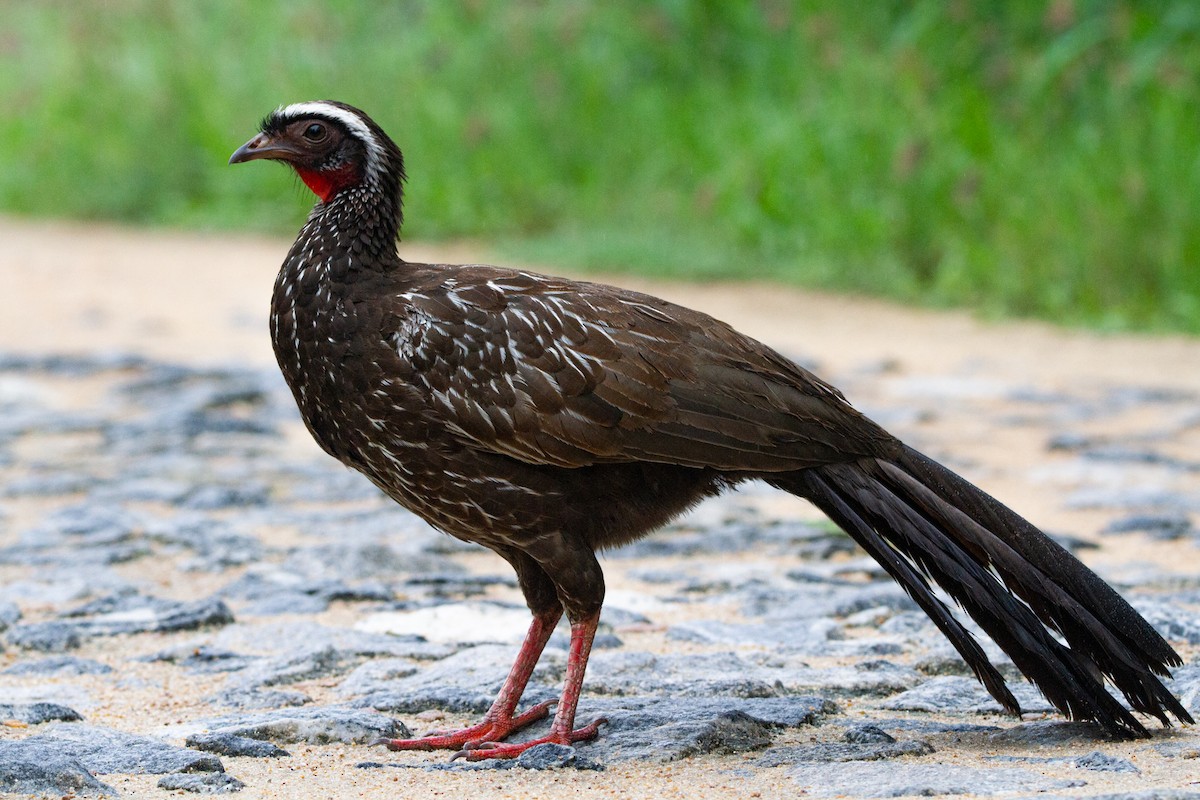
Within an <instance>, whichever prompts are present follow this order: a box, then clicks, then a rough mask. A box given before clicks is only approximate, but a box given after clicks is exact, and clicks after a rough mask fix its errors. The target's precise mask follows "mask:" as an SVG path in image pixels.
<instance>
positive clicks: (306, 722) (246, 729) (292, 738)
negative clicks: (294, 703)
mask: <svg viewBox="0 0 1200 800" xmlns="http://www.w3.org/2000/svg"><path fill="white" fill-rule="evenodd" d="M204 724H205V725H206V727H207V728H208V732H209V733H211V734H217V735H229V736H241V737H245V738H248V739H262V740H265V741H272V742H283V743H288V742H308V743H310V744H328V743H330V742H348V743H351V744H366V743H369V742H373V741H375V740H376V739H379V738H387V739H404V738H407V737H409V736H411V734H410V732H409V730H408V728H406V727H405V726H404V724H403V723H401V722H399V721H397V720H394V719H392V718H391V717H388V716H385V715H384V714H377V713H375V712H372V711H364V710H362V709H357V708H344V707H339V706H314V707H309V708H295V709H292V708H288V709H280V710H278V711H268V712H265V713H261V714H245V715H240V716H233V717H220V718H217V719H211V720H207V721H206V722H205V723H204Z"/></svg>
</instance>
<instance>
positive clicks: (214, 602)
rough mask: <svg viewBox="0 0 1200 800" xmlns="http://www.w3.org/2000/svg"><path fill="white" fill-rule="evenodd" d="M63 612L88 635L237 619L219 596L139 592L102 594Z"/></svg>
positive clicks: (190, 627) (167, 629)
mask: <svg viewBox="0 0 1200 800" xmlns="http://www.w3.org/2000/svg"><path fill="white" fill-rule="evenodd" d="M64 616H65V617H68V618H71V619H72V622H71V623H70V624H71V625H73V626H74V627H75V628H76V630H78V631H79V632H80V633H81V634H83V635H86V636H114V635H118V634H131V633H147V632H157V633H168V632H172V631H190V630H196V629H198V628H206V627H213V626H221V625H228V624H229V623H231V622H233V621H234V620H233V612H232V611H230V610H229V606H227V605H225V602H224V601H223V600H218V599H216V598H209V599H207V600H197V601H195V602H179V601H175V600H162V599H159V598H156V597H149V596H145V595H137V594H119V595H114V596H109V597H104V598H100V599H99V600H96V601H93V602H91V603H88V604H87V605H85V606H82V607H80V608H77V609H74V610H73V611H69V612H67V613H66V614H64Z"/></svg>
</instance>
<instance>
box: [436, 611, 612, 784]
mask: <svg viewBox="0 0 1200 800" xmlns="http://www.w3.org/2000/svg"><path fill="white" fill-rule="evenodd" d="M599 622H600V614H599V613H597V614H595V615H594V616H591V617H586V618H584V619H582V620H579V621H578V622H573V623H571V651H570V653H569V654H568V655H567V677H566V679H565V681H564V682H563V692H562V700H561V701H560V702H559V704H558V712H557V713H556V714H555V715H554V722H552V723H551V724H550V733H549V734H548V735H546V736H543V737H541V738H540V739H533V740H531V741H528V742H520V743H517V744H500V743H498V742H497V741H495V739H498V738H499V737H495V739H487V740H479V741H475V742H468V743H467V744H465V745H463V749H462V750H459V751H458V752H457V753H455V754H454V755H453V756H451V758H450V760H451V761H453V760H454V759H456V758H466V759H467V760H468V761H482V760H484V759H485V758H516V757H517V756H519V755H521V753H524V752H525V751H526V750H528V749H529V748H531V747H533V746H534V745H539V744H546V743H548V742H550V743H553V744H566V745H570V744H574V743H575V742H582V741H587V740H589V739H594V738H596V734H597V733H598V732H599V730H600V726H601V725H603V724H604V723H605V722H606V721H607V720H605V719H604V718H603V717H602V718H600V719H597V720H595V721H593V722H592V723H590V724H588V725H585V726H584V727H582V728H579V729H578V730H576V729H575V707H576V706H578V705H579V691H580V688H581V687H582V686H583V673H584V672H585V671H586V670H587V662H588V656H589V655H590V654H591V652H592V639H594V638H595V636H596V625H597V624H598V623H599Z"/></svg>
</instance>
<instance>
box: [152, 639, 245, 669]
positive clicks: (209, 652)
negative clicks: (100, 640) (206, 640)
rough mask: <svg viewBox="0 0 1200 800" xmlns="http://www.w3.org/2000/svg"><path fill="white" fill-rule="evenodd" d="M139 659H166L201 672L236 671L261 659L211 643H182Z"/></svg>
mask: <svg viewBox="0 0 1200 800" xmlns="http://www.w3.org/2000/svg"><path fill="white" fill-rule="evenodd" d="M138 660H139V661H150V662H153V661H166V662H169V663H171V664H177V665H179V666H181V667H184V668H185V669H188V670H190V671H192V672H197V673H201V674H206V673H213V672H236V671H238V670H242V669H245V668H246V667H247V666H249V665H250V664H252V663H254V662H255V661H258V660H259V657H258V656H247V655H243V654H242V653H235V652H233V651H232V650H222V649H219V648H215V647H210V646H209V645H206V644H202V645H195V644H182V645H177V646H175V647H168V648H166V649H165V650H160V651H158V652H157V653H152V654H150V655H148V656H142V657H141V658H139V659H138Z"/></svg>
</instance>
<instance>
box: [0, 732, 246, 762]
mask: <svg viewBox="0 0 1200 800" xmlns="http://www.w3.org/2000/svg"><path fill="white" fill-rule="evenodd" d="M21 744H22V745H25V746H26V747H28V748H30V751H29V752H34V753H43V752H45V753H51V752H52V753H57V754H59V755H62V756H66V757H69V758H75V759H78V760H79V762H80V763H81V764H83V765H84V766H85V767H87V768H88V769H89V770H91V771H92V772H100V773H111V772H120V773H128V774H135V775H142V774H161V773H165V772H178V771H181V770H188V771H191V772H221V771H223V770H224V767H223V766H222V765H221V761H220V759H218V758H216V757H215V756H210V755H207V754H205V753H198V752H196V751H195V750H188V749H185V748H182V747H175V746H174V745H170V744H167V743H166V742H164V741H162V740H161V739H152V738H150V737H147V736H136V735H134V734H131V733H125V732H123V731H115V730H112V729H111V728H101V727H99V726H95V725H86V724H83V723H74V724H61V723H59V724H56V725H53V726H52V727H51V728H49V729H48V730H47V731H46V732H45V733H39V734H37V735H35V736H30V737H29V738H27V739H22V740H21Z"/></svg>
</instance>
